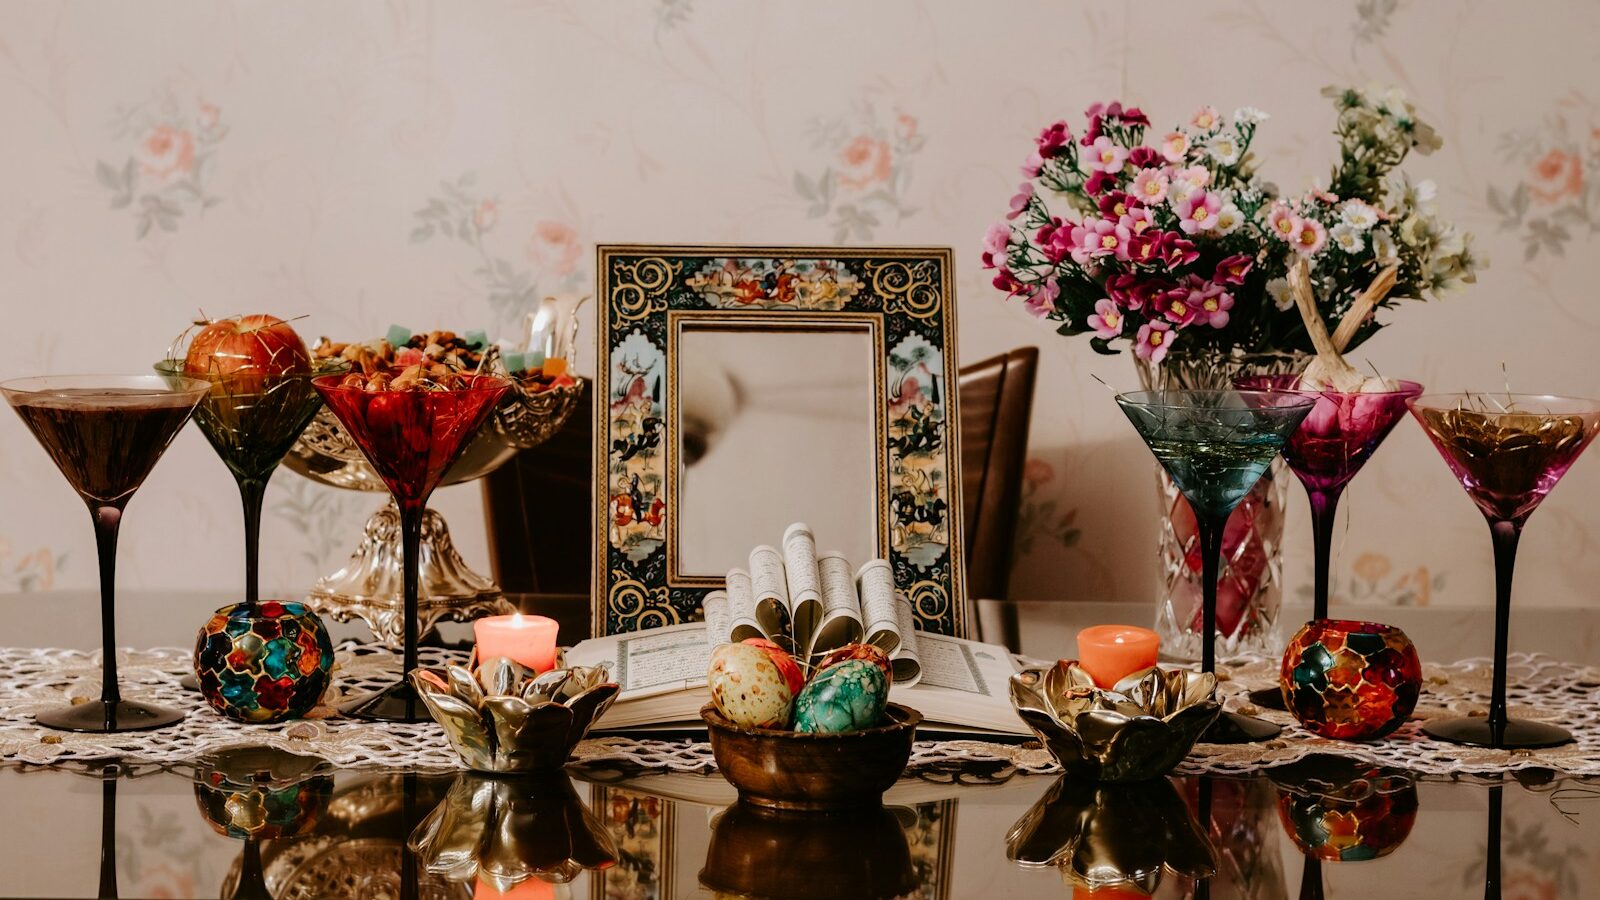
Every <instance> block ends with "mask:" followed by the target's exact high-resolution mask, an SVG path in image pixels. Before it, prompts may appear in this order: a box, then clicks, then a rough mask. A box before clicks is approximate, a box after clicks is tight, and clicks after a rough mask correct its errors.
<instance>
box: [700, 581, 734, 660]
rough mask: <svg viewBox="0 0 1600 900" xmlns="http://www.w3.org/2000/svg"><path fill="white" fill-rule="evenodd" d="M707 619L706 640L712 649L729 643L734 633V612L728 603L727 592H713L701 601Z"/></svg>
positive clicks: (701, 607)
mask: <svg viewBox="0 0 1600 900" xmlns="http://www.w3.org/2000/svg"><path fill="white" fill-rule="evenodd" d="M700 609H701V610H702V611H703V612H704V614H705V618H706V640H707V641H708V642H710V644H711V646H712V647H717V646H719V645H721V644H726V643H729V641H728V638H729V637H731V636H732V632H733V610H732V608H731V606H730V605H729V603H728V592H727V591H712V592H711V593H709V594H706V596H705V599H703V600H701V601H700Z"/></svg>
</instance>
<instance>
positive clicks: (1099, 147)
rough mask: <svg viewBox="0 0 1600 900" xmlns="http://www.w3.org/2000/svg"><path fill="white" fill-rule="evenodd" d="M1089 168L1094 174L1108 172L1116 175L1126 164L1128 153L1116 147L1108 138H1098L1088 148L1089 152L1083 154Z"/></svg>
mask: <svg viewBox="0 0 1600 900" xmlns="http://www.w3.org/2000/svg"><path fill="white" fill-rule="evenodd" d="M1084 159H1085V161H1086V162H1087V163H1088V164H1089V168H1090V169H1091V170H1093V171H1095V172H1110V173H1112V174H1116V173H1117V172H1121V171H1122V167H1123V166H1124V165H1126V164H1127V162H1128V151H1127V150H1126V149H1125V148H1123V147H1120V146H1118V145H1117V143H1116V142H1115V141H1113V140H1111V138H1108V137H1098V138H1095V141H1094V143H1093V144H1092V145H1090V147H1089V152H1088V153H1086V154H1084Z"/></svg>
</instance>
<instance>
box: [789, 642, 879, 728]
mask: <svg viewBox="0 0 1600 900" xmlns="http://www.w3.org/2000/svg"><path fill="white" fill-rule="evenodd" d="M888 703H889V679H888V678H886V677H884V674H883V670H882V669H880V668H878V666H877V665H875V664H873V663H871V662H869V661H867V660H864V659H847V660H845V661H844V662H842V663H839V664H838V665H836V666H833V667H832V668H828V669H823V670H822V671H820V672H818V673H817V674H816V676H815V677H813V678H812V679H811V683H810V684H808V685H806V686H805V689H804V690H802V691H801V692H800V696H799V697H796V698H795V701H794V730H795V731H803V732H807V733H810V734H844V733H845V732H848V731H860V730H861V729H863V728H873V727H876V726H877V725H878V723H879V722H880V721H882V719H883V710H884V707H885V706H887V705H888Z"/></svg>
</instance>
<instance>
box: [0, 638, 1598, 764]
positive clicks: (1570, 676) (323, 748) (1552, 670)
mask: <svg viewBox="0 0 1600 900" xmlns="http://www.w3.org/2000/svg"><path fill="white" fill-rule="evenodd" d="M99 658H100V655H99V653H85V652H82V651H76V650H24V649H0V760H9V761H18V762H27V763H38V764H50V763H62V762H82V761H86V760H92V759H104V758H108V757H121V758H123V759H124V760H127V761H139V762H147V763H158V764H160V763H178V762H185V761H188V760H192V759H193V758H194V757H196V756H199V755H202V754H204V753H207V752H210V751H213V750H217V749H220V748H222V747H229V746H236V745H239V744H264V745H268V746H272V747H277V748H279V749H283V750H288V751H291V752H297V753H303V754H314V755H317V756H321V757H324V758H326V759H328V760H329V761H331V762H333V763H335V764H337V765H340V766H348V767H354V766H381V767H396V768H399V767H404V768H422V769H433V768H436V769H453V768H460V767H461V763H460V761H459V760H458V759H457V758H456V756H455V754H454V753H453V752H452V751H451V749H450V747H449V745H448V744H446V743H445V740H444V735H443V733H442V731H441V730H440V729H439V727H438V726H436V725H434V724H433V723H431V722H428V723H422V724H416V725H401V724H393V723H383V724H377V723H371V722H358V721H354V720H349V719H343V718H337V717H333V712H332V709H331V708H330V706H331V705H334V704H336V703H337V702H338V701H339V700H340V699H342V698H344V697H349V696H354V695H359V694H362V693H365V692H367V691H371V690H374V689H376V688H378V687H381V686H382V685H384V684H386V683H388V682H389V681H390V680H392V679H393V678H394V677H395V673H396V672H397V671H398V669H399V661H398V658H397V657H396V655H395V654H392V653H390V652H388V651H386V650H382V649H379V648H376V647H373V646H370V645H346V646H344V647H342V648H341V649H340V650H339V652H338V654H337V659H338V662H337V670H336V673H335V674H336V685H337V693H338V694H339V697H329V698H326V699H327V700H328V701H329V704H330V706H324V707H319V708H318V709H317V710H316V711H315V712H314V713H313V714H312V717H311V718H308V719H303V720H300V721H296V722H287V723H283V724H279V725H243V724H240V723H237V722H233V721H231V720H228V719H224V718H222V717H221V716H218V715H217V714H216V713H214V712H212V711H211V710H210V709H209V708H208V707H206V705H205V703H204V701H202V700H201V699H200V696H199V695H198V694H194V693H190V692H188V691H185V690H183V689H182V688H181V687H179V685H178V679H179V678H180V677H181V676H182V675H183V674H184V673H186V672H188V671H189V668H190V660H191V656H190V652H189V651H187V650H180V649H177V648H160V649H155V650H133V651H123V652H122V653H121V655H120V656H119V657H118V666H119V669H120V671H121V675H122V691H123V694H124V696H127V697H137V698H140V699H145V700H149V701H153V702H157V703H160V704H163V705H165V706H170V707H174V708H179V709H183V710H184V711H186V712H187V713H188V716H187V717H186V718H185V719H184V720H183V721H182V722H180V723H179V724H177V725H174V726H172V727H170V728H164V729H160V730H157V731H146V732H131V733H125V734H110V735H99V734H76V733H70V732H61V731H52V730H50V729H46V728H41V727H39V726H38V725H36V724H35V723H34V721H33V716H34V714H35V713H37V712H39V711H40V710H44V709H48V708H50V707H52V706H57V705H60V704H62V703H66V702H70V701H72V700H73V699H75V698H81V699H89V698H94V697H98V696H99V694H100V684H99V679H100V662H99ZM464 659H465V654H463V653H460V652H456V651H446V650H438V649H432V648H424V649H423V651H422V662H423V664H424V665H429V666H438V665H441V664H443V663H444V662H447V661H448V662H457V663H459V662H462V661H464ZM1424 672H1425V677H1426V685H1425V689H1424V693H1423V697H1422V701H1421V703H1420V704H1418V707H1417V711H1416V714H1415V716H1414V717H1413V720H1412V721H1410V722H1407V723H1406V724H1405V725H1404V726H1403V727H1402V728H1401V729H1400V730H1399V731H1398V732H1396V733H1395V734H1394V735H1392V736H1390V737H1389V738H1388V739H1386V740H1382V741H1376V742H1372V743H1350V742H1345V741H1333V740H1327V739H1325V738H1319V737H1316V736H1315V735H1312V734H1310V733H1309V732H1306V731H1305V730H1304V729H1301V728H1300V727H1298V726H1297V725H1296V724H1295V723H1294V719H1293V717H1291V716H1290V715H1289V714H1288V713H1279V712H1273V711H1270V710H1254V709H1252V708H1249V703H1248V699H1247V698H1246V697H1245V696H1244V695H1245V694H1246V693H1247V689H1248V688H1253V687H1261V686H1266V685H1269V684H1272V683H1274V682H1275V681H1276V678H1277V663H1276V661H1275V660H1267V659H1264V658H1256V659H1249V660H1245V661H1243V662H1241V663H1236V664H1230V665H1228V666H1225V667H1224V670H1223V671H1222V672H1221V673H1220V674H1221V676H1222V682H1221V684H1220V691H1221V693H1222V694H1223V696H1224V697H1225V698H1226V700H1227V702H1228V706H1229V707H1230V708H1232V709H1238V710H1241V711H1244V712H1256V713H1257V714H1259V715H1261V716H1263V717H1264V718H1267V719H1270V720H1271V721H1274V722H1277V723H1279V724H1281V725H1284V726H1287V727H1286V728H1285V730H1284V733H1283V735H1282V736H1281V737H1279V738H1278V739H1275V740H1272V741H1267V742H1265V743H1263V744H1246V745H1234V746H1225V745H1220V744H1200V745H1198V746H1196V747H1195V749H1194V752H1192V753H1191V754H1190V755H1189V758H1188V759H1187V760H1185V761H1184V762H1183V764H1182V765H1181V766H1180V767H1179V771H1180V772H1184V773H1187V774H1194V773H1202V772H1212V773H1244V772H1248V771H1252V770H1257V769H1262V768H1268V767H1272V766H1280V765H1284V764H1287V763H1291V762H1295V761H1297V760H1300V759H1302V758H1304V757H1306V756H1310V755H1312V754H1316V753H1323V754H1327V753H1333V754H1338V755H1341V756H1347V757H1353V758H1359V759H1362V760H1366V761H1368V762H1370V763H1375V764H1382V765H1390V766H1396V767H1399V768H1404V769H1408V770H1411V771H1413V772H1417V773H1420V774H1430V775H1458V774H1494V773H1499V772H1505V771H1508V770H1513V769H1525V768H1546V769H1552V770H1555V771H1559V772H1564V773H1568V774H1572V775H1600V669H1596V668H1594V667H1585V666H1578V665H1573V664H1570V663H1563V662H1560V661H1557V660H1555V659H1552V658H1550V657H1547V656H1540V655H1529V654H1514V655H1513V656H1512V657H1511V661H1510V669H1509V681H1510V684H1511V691H1510V702H1511V714H1512V715H1513V716H1517V717H1522V718H1528V719H1535V720H1539V721H1548V722H1555V723H1559V724H1560V725H1562V726H1563V727H1565V728H1567V729H1568V730H1570V731H1572V732H1573V733H1574V734H1575V735H1577V738H1578V739H1577V741H1576V742H1575V743H1573V744H1569V745H1567V746H1564V747H1556V748H1553V749H1549V750H1531V751H1530V750H1515V751H1513V750H1485V749H1478V748H1473V747H1460V746H1456V745H1453V744H1446V743H1442V742H1440V741H1435V740H1432V739H1430V738H1428V737H1427V736H1426V735H1424V734H1423V733H1422V731H1421V729H1420V728H1419V725H1420V720H1424V719H1428V718H1433V717H1436V716H1446V715H1468V714H1473V713H1476V714H1479V715H1481V714H1483V712H1484V710H1485V709H1486V707H1487V704H1488V698H1489V682H1490V675H1491V666H1490V664H1489V661H1487V660H1482V659H1474V660H1467V661H1465V662H1459V663H1453V664H1449V665H1429V666H1426V667H1425V669H1424ZM576 756H577V759H578V760H579V761H580V762H586V763H603V764H607V765H611V764H617V765H623V766H636V767H639V768H643V769H653V770H670V771H679V772H710V771H712V770H714V769H715V768H716V763H715V762H714V761H713V760H712V757H711V748H710V745H708V744H705V743H695V742H690V741H659V740H637V739H633V738H626V737H602V738H596V739H591V740H588V741H585V742H584V743H583V744H582V745H580V746H579V748H578V751H577V754H576ZM970 764H985V765H988V766H991V767H992V766H996V765H998V766H1004V767H1011V768H1015V769H1016V770H1018V771H1021V772H1028V773H1041V774H1043V773H1053V772H1057V771H1059V769H1058V767H1057V766H1056V765H1055V763H1054V762H1053V761H1052V760H1051V759H1050V757H1049V755H1048V754H1047V753H1045V752H1044V751H1043V750H1042V749H1039V747H1038V745H1037V744H1036V743H1030V744H1024V745H1007V744H996V743H990V742H986V741H980V740H960V741H920V742H918V743H917V745H916V747H915V749H914V751H913V753H912V758H911V768H912V769H913V770H916V769H936V768H943V767H955V766H961V765H970Z"/></svg>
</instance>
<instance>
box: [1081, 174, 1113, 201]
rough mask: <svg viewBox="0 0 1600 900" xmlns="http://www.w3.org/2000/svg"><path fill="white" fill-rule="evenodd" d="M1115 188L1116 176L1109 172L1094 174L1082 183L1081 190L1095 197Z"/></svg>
mask: <svg viewBox="0 0 1600 900" xmlns="http://www.w3.org/2000/svg"><path fill="white" fill-rule="evenodd" d="M1116 186H1117V176H1116V175H1113V174H1112V173H1110V172H1096V173H1094V174H1093V175H1090V176H1089V180H1088V181H1086V182H1084V183H1083V189H1084V190H1085V191H1087V192H1089V193H1090V194H1093V195H1094V196H1097V197H1098V196H1099V195H1101V194H1103V193H1105V192H1106V191H1108V190H1110V189H1112V188H1114V187H1116Z"/></svg>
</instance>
